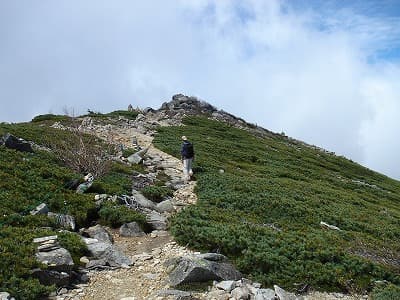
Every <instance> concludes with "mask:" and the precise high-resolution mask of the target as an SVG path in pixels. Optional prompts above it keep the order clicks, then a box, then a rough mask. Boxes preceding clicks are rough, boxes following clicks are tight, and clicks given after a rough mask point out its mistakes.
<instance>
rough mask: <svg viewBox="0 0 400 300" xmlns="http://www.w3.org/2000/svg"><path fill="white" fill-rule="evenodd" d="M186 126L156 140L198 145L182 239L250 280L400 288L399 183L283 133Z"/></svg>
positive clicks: (178, 221) (203, 123) (177, 232)
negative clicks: (399, 260) (192, 201)
mask: <svg viewBox="0 0 400 300" xmlns="http://www.w3.org/2000/svg"><path fill="white" fill-rule="evenodd" d="M184 123H185V125H186V126H179V127H161V128H159V129H158V134H157V135H156V136H155V139H154V141H153V142H154V144H155V145H156V146H157V147H159V148H160V149H161V150H163V151H166V152H168V153H169V154H172V155H174V156H176V157H179V156H180V153H179V148H180V143H181V141H180V137H181V136H182V135H186V136H188V137H189V139H190V140H191V141H192V142H193V144H194V147H195V152H196V160H195V163H194V168H193V169H194V170H197V172H196V173H195V174H196V180H197V186H196V193H197V196H198V202H197V204H196V205H195V206H190V207H188V208H186V209H185V210H183V211H182V212H180V213H179V214H178V215H176V216H175V217H174V218H172V220H171V231H172V233H173V235H174V236H175V238H176V239H177V241H178V242H179V243H181V244H183V245H186V244H188V245H189V246H190V247H193V248H195V249H199V250H203V251H220V252H221V253H223V254H225V255H227V256H228V257H230V258H231V259H232V260H233V261H234V262H235V263H236V265H237V266H238V267H239V269H240V270H241V271H242V272H244V273H245V274H246V276H248V277H250V278H253V279H255V280H257V281H259V282H262V283H263V284H265V285H267V286H271V285H272V284H279V285H282V286H283V287H285V288H287V289H289V290H291V289H293V286H294V284H296V283H299V282H304V283H307V284H309V285H311V286H312V287H313V288H315V289H318V290H327V291H332V290H334V291H338V290H341V291H363V290H364V289H370V282H371V281H373V280H387V281H389V282H392V283H394V284H399V283H400V276H399V274H400V270H399V268H398V265H397V266H396V264H395V263H391V262H394V261H393V259H392V258H393V257H400V226H399V225H400V222H399V220H400V209H399V206H398V203H400V196H399V195H400V183H399V182H398V181H395V180H392V179H390V178H388V177H386V176H383V175H381V174H378V173H375V172H373V171H371V170H368V169H366V168H364V167H362V166H360V165H358V164H356V163H354V162H351V161H349V160H347V159H345V158H343V157H336V156H334V155H332V154H328V153H324V152H321V151H319V150H316V149H313V148H311V147H308V146H305V145H302V144H300V143H296V142H291V141H290V140H289V139H288V138H286V137H281V136H279V135H276V136H272V137H271V136H270V137H266V138H260V137H256V136H253V135H251V134H250V133H249V132H246V131H244V130H239V129H235V128H233V127H232V126H229V125H227V124H225V123H222V122H217V121H211V120H208V119H206V118H201V117H190V118H187V119H185V120H184ZM220 169H223V170H224V171H225V172H224V173H220V172H219V170H220ZM359 182H361V183H359ZM363 182H365V183H367V184H363ZM321 221H324V222H327V223H329V224H332V225H335V226H338V227H339V228H340V229H341V231H331V230H327V229H324V228H322V227H321V226H320V225H319V223H320V222H321ZM371 257H373V260H371V259H370V258H371Z"/></svg>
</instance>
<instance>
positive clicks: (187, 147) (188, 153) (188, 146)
mask: <svg viewBox="0 0 400 300" xmlns="http://www.w3.org/2000/svg"><path fill="white" fill-rule="evenodd" d="M181 154H182V156H183V157H184V158H192V157H193V156H194V150H193V144H192V143H190V142H187V141H186V142H184V143H183V145H182V153H181Z"/></svg>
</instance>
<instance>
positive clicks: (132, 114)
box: [86, 110, 139, 120]
mask: <svg viewBox="0 0 400 300" xmlns="http://www.w3.org/2000/svg"><path fill="white" fill-rule="evenodd" d="M138 114H139V111H136V110H134V111H128V110H116V111H112V112H110V113H107V114H103V113H100V112H93V111H89V114H88V115H86V116H88V117H92V118H97V119H108V118H115V117H117V118H118V117H124V118H126V119H130V120H135V119H136V117H137V115H138Z"/></svg>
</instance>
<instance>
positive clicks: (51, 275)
mask: <svg viewBox="0 0 400 300" xmlns="http://www.w3.org/2000/svg"><path fill="white" fill-rule="evenodd" d="M32 276H33V277H35V278H37V279H39V282H40V283H41V284H43V285H56V286H68V285H69V284H70V283H71V280H72V279H71V275H70V274H69V273H67V272H60V271H55V270H42V269H34V270H32Z"/></svg>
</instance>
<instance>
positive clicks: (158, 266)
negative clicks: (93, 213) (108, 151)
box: [63, 128, 197, 300]
mask: <svg viewBox="0 0 400 300" xmlns="http://www.w3.org/2000/svg"><path fill="white" fill-rule="evenodd" d="M133 137H136V139H137V142H138V144H139V145H140V146H141V147H142V148H145V147H149V150H148V152H147V156H148V157H149V158H150V160H149V161H150V164H149V167H150V168H151V167H154V165H156V167H162V168H163V170H164V172H165V174H166V175H168V176H169V177H170V178H171V179H172V180H176V181H179V180H181V178H182V163H181V161H180V160H179V159H176V158H175V157H172V156H171V155H169V154H167V153H164V152H162V151H160V150H159V149H157V148H155V147H154V146H153V145H152V137H151V136H149V135H146V134H143V133H140V132H138V131H137V130H135V129H134V128H131V129H124V130H113V140H114V142H117V143H119V144H123V145H125V146H127V147H130V146H131V145H132V138H133ZM194 187H195V182H189V183H187V184H185V185H182V186H181V187H180V188H179V189H178V190H176V191H175V192H174V201H173V202H174V204H175V205H176V208H177V209H179V208H180V207H183V206H185V205H188V204H193V203H195V202H196V200H197V197H196V195H195V194H194V192H193V189H194ZM113 237H114V241H115V245H116V246H118V247H119V248H120V249H121V250H123V252H124V253H125V254H126V255H127V256H129V257H131V258H132V260H133V261H134V265H133V266H131V267H129V268H126V269H123V268H122V269H117V270H105V271H91V272H90V273H89V274H88V275H89V277H90V282H89V284H87V285H84V284H83V285H80V288H79V289H77V290H73V291H70V294H69V295H63V299H81V300H102V299H104V300H106V299H113V300H114V299H117V300H133V299H134V300H142V299H143V300H145V299H146V300H147V299H148V300H151V299H170V298H171V299H173V296H168V295H166V294H165V292H164V295H163V290H167V289H168V288H169V286H168V283H167V273H166V270H165V267H164V263H165V262H166V261H167V260H168V259H171V258H173V257H177V256H182V255H186V254H189V253H191V251H190V250H188V249H186V248H184V247H181V246H178V245H177V244H176V243H175V242H174V241H173V238H172V237H171V235H170V234H169V232H167V231H153V232H152V233H151V234H148V235H146V236H143V237H130V238H127V237H120V236H119V234H118V231H114V232H113Z"/></svg>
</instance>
